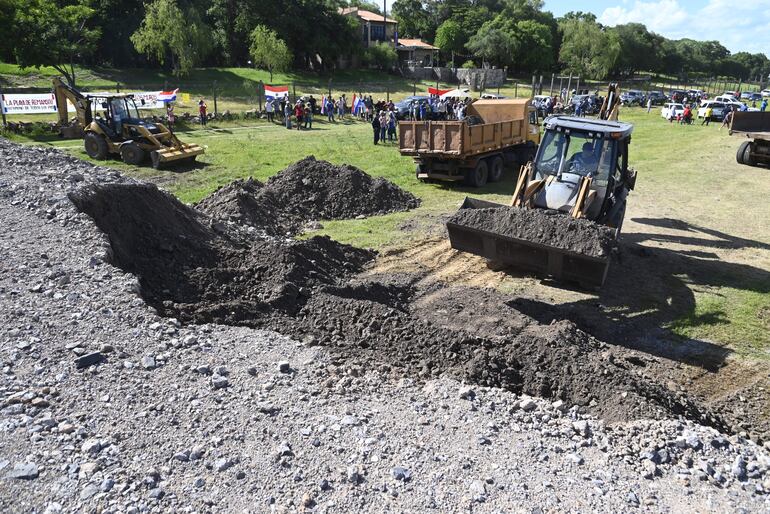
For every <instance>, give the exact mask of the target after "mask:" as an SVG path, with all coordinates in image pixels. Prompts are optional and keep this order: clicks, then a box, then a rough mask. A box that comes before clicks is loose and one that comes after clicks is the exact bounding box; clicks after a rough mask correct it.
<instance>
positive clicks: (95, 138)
mask: <svg viewBox="0 0 770 514" xmlns="http://www.w3.org/2000/svg"><path fill="white" fill-rule="evenodd" d="M83 146H85V149H86V153H87V154H88V156H89V157H90V158H92V159H97V160H99V161H103V160H104V159H106V158H107V154H108V153H109V147H108V146H107V141H105V140H104V137H103V136H100V135H99V134H96V133H94V132H87V133H86V136H85V138H84V139H83Z"/></svg>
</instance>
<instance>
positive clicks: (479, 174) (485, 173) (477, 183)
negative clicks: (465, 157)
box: [465, 159, 489, 187]
mask: <svg viewBox="0 0 770 514" xmlns="http://www.w3.org/2000/svg"><path fill="white" fill-rule="evenodd" d="M488 178H489V168H488V166H487V161H485V160H484V159H481V160H479V162H478V163H477V164H476V167H475V168H473V169H470V170H467V171H466V172H465V183H466V184H468V185H469V186H473V187H484V186H485V185H486V184H487V179H488Z"/></svg>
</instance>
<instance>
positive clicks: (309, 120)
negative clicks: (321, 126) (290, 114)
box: [305, 102, 313, 129]
mask: <svg viewBox="0 0 770 514" xmlns="http://www.w3.org/2000/svg"><path fill="white" fill-rule="evenodd" d="M305 128H306V129H312V128H313V107H312V105H311V104H310V102H308V104H307V105H305Z"/></svg>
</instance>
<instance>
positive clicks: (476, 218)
mask: <svg viewBox="0 0 770 514" xmlns="http://www.w3.org/2000/svg"><path fill="white" fill-rule="evenodd" d="M447 223H453V224H455V225H461V226H466V227H470V228H474V229H477V230H483V231H486V232H492V233H495V234H500V235H503V236H508V237H512V238H515V239H523V240H525V241H530V242H533V243H539V244H544V245H548V246H553V247H555V248H559V249H561V250H566V251H569V252H574V253H578V254H581V255H587V256H590V257H598V258H607V257H609V255H610V252H611V251H612V249H613V248H614V246H615V231H614V230H613V229H611V228H609V227H605V226H604V225H599V224H598V223H594V222H592V221H589V220H586V219H575V218H573V217H571V216H569V215H566V214H564V213H560V212H557V211H550V210H544V209H520V208H517V207H500V208H493V209H460V210H459V211H457V213H455V214H454V215H453V216H452V217H451V218H449V220H448V221H447Z"/></svg>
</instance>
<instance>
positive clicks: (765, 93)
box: [759, 89, 770, 97]
mask: <svg viewBox="0 0 770 514" xmlns="http://www.w3.org/2000/svg"><path fill="white" fill-rule="evenodd" d="M759 94H761V95H762V96H764V97H768V96H770V89H763V90H762V91H760V92H759Z"/></svg>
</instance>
